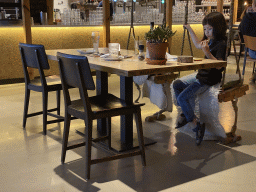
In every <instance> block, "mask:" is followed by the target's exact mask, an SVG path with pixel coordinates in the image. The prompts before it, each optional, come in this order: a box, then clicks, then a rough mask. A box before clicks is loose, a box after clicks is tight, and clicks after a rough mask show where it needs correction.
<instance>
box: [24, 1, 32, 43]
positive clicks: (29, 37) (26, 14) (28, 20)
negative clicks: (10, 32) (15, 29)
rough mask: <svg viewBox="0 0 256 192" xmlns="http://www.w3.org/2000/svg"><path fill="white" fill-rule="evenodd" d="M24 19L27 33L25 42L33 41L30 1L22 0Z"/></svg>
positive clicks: (25, 32)
mask: <svg viewBox="0 0 256 192" xmlns="http://www.w3.org/2000/svg"><path fill="white" fill-rule="evenodd" d="M22 20H23V29H24V34H25V43H29V44H31V43H32V35H31V17H30V1H29V0H22Z"/></svg>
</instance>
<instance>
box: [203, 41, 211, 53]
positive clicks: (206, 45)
mask: <svg viewBox="0 0 256 192" xmlns="http://www.w3.org/2000/svg"><path fill="white" fill-rule="evenodd" d="M200 45H201V49H202V50H203V52H204V54H205V55H206V56H207V55H208V54H209V53H211V52H210V48H209V45H208V41H207V40H204V41H201V44H200Z"/></svg>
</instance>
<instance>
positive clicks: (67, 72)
mask: <svg viewBox="0 0 256 192" xmlns="http://www.w3.org/2000/svg"><path fill="white" fill-rule="evenodd" d="M57 58H58V61H59V69H60V72H61V74H62V76H63V80H64V82H65V83H66V84H67V85H68V86H72V87H78V88H79V86H80V82H79V77H80V74H79V72H81V75H82V81H83V83H84V85H85V88H86V89H87V90H95V84H94V81H93V78H92V74H91V69H90V65H89V62H88V59H87V57H85V56H77V55H69V54H64V53H60V52H58V53H57ZM78 67H79V68H78Z"/></svg>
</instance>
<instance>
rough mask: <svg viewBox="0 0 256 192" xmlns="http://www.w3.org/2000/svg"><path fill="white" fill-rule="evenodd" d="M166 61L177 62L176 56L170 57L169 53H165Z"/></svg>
mask: <svg viewBox="0 0 256 192" xmlns="http://www.w3.org/2000/svg"><path fill="white" fill-rule="evenodd" d="M166 58H167V61H177V56H176V55H170V54H169V53H166Z"/></svg>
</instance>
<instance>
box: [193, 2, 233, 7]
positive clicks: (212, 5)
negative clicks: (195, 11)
mask: <svg viewBox="0 0 256 192" xmlns="http://www.w3.org/2000/svg"><path fill="white" fill-rule="evenodd" d="M230 5H231V4H230V3H223V6H230ZM195 6H196V7H217V3H216V4H204V5H195Z"/></svg>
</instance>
